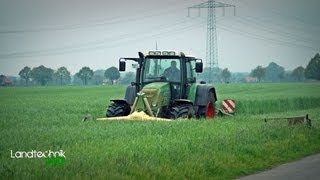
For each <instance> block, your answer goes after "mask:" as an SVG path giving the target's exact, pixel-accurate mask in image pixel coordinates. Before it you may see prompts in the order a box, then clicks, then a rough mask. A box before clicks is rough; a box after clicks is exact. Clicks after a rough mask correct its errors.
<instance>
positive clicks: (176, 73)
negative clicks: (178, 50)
mask: <svg viewBox="0 0 320 180" xmlns="http://www.w3.org/2000/svg"><path fill="white" fill-rule="evenodd" d="M163 76H165V77H166V78H167V79H168V80H169V81H173V82H179V81H180V70H179V69H178V68H177V62H176V61H171V66H170V67H168V68H167V69H166V70H164V73H163Z"/></svg>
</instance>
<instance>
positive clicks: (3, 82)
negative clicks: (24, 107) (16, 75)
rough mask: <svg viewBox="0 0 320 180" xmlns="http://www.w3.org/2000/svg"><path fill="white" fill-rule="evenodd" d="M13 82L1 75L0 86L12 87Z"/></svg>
mask: <svg viewBox="0 0 320 180" xmlns="http://www.w3.org/2000/svg"><path fill="white" fill-rule="evenodd" d="M11 85H12V81H11V80H10V79H9V78H8V77H7V76H5V75H3V74H1V75H0V86H11Z"/></svg>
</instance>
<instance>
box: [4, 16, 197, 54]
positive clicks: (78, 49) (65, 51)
mask: <svg viewBox="0 0 320 180" xmlns="http://www.w3.org/2000/svg"><path fill="white" fill-rule="evenodd" d="M179 24H184V25H185V20H181V22H179V23H177V22H176V23H175V24H174V25H175V26H178V25H179ZM199 24H203V22H202V23H195V24H191V25H188V26H181V27H177V28H173V29H172V27H174V25H172V26H170V25H169V26H168V27H167V28H166V29H168V30H167V31H165V32H159V33H155V34H146V33H141V34H144V35H143V36H142V37H139V38H131V39H130V37H132V35H128V37H127V38H115V39H116V40H115V41H112V42H111V43H110V41H108V44H105V43H97V44H94V43H93V44H92V46H84V47H83V46H79V47H72V48H70V47H69V48H66V47H64V48H58V49H49V50H39V51H29V52H19V53H10V54H0V58H3V59H5V58H6V59H9V58H25V57H35V56H36V57H38V56H51V55H61V54H72V53H79V52H87V51H93V50H99V49H105V48H114V47H118V46H123V45H124V44H128V43H129V42H136V41H137V40H140V41H141V40H142V41H145V40H148V38H154V37H161V36H163V35H165V34H169V35H172V34H174V33H181V32H182V31H188V30H190V29H192V28H197V27H199V26H198V25H199ZM162 26H163V25H162ZM122 39H125V41H123V40H122Z"/></svg>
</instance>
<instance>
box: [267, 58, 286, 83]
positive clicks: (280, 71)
mask: <svg viewBox="0 0 320 180" xmlns="http://www.w3.org/2000/svg"><path fill="white" fill-rule="evenodd" d="M265 69H266V70H265V80H267V81H271V82H279V81H281V80H282V79H283V78H284V74H285V70H284V67H282V66H279V65H278V64H277V63H275V62H271V63H270V64H269V65H268V66H267V67H266V68H265Z"/></svg>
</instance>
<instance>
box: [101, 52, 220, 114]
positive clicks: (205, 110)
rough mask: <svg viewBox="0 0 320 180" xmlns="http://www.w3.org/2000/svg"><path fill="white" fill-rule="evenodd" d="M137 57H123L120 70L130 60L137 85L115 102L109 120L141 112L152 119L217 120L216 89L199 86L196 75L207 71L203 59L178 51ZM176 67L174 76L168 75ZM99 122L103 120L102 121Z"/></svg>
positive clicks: (210, 86)
mask: <svg viewBox="0 0 320 180" xmlns="http://www.w3.org/2000/svg"><path fill="white" fill-rule="evenodd" d="M138 54H139V57H137V58H120V59H119V70H120V71H125V69H126V61H129V60H131V61H134V62H135V64H133V65H134V66H135V68H136V78H135V82H132V83H131V85H129V86H128V87H127V89H126V93H125V96H124V99H113V100H111V101H112V103H111V104H110V105H109V107H108V108H107V112H106V116H107V118H101V119H100V120H106V119H128V118H129V119H130V118H136V117H138V118H139V117H142V116H136V115H137V114H139V113H143V114H144V115H147V117H149V119H177V118H192V117H197V118H214V116H215V102H216V100H217V96H216V91H215V88H214V86H212V85H208V84H205V83H204V82H202V83H200V84H198V83H196V73H201V72H202V71H203V63H202V60H201V59H197V58H195V57H193V56H188V55H185V54H184V53H183V52H180V53H178V52H175V51H158V50H157V51H149V52H147V53H146V54H144V53H141V52H139V53H138ZM172 64H175V66H176V70H177V71H176V72H175V75H174V77H167V76H168V75H167V74H166V73H165V72H167V71H168V70H167V69H170V68H169V67H170V66H172ZM98 120H99V119H98Z"/></svg>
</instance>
